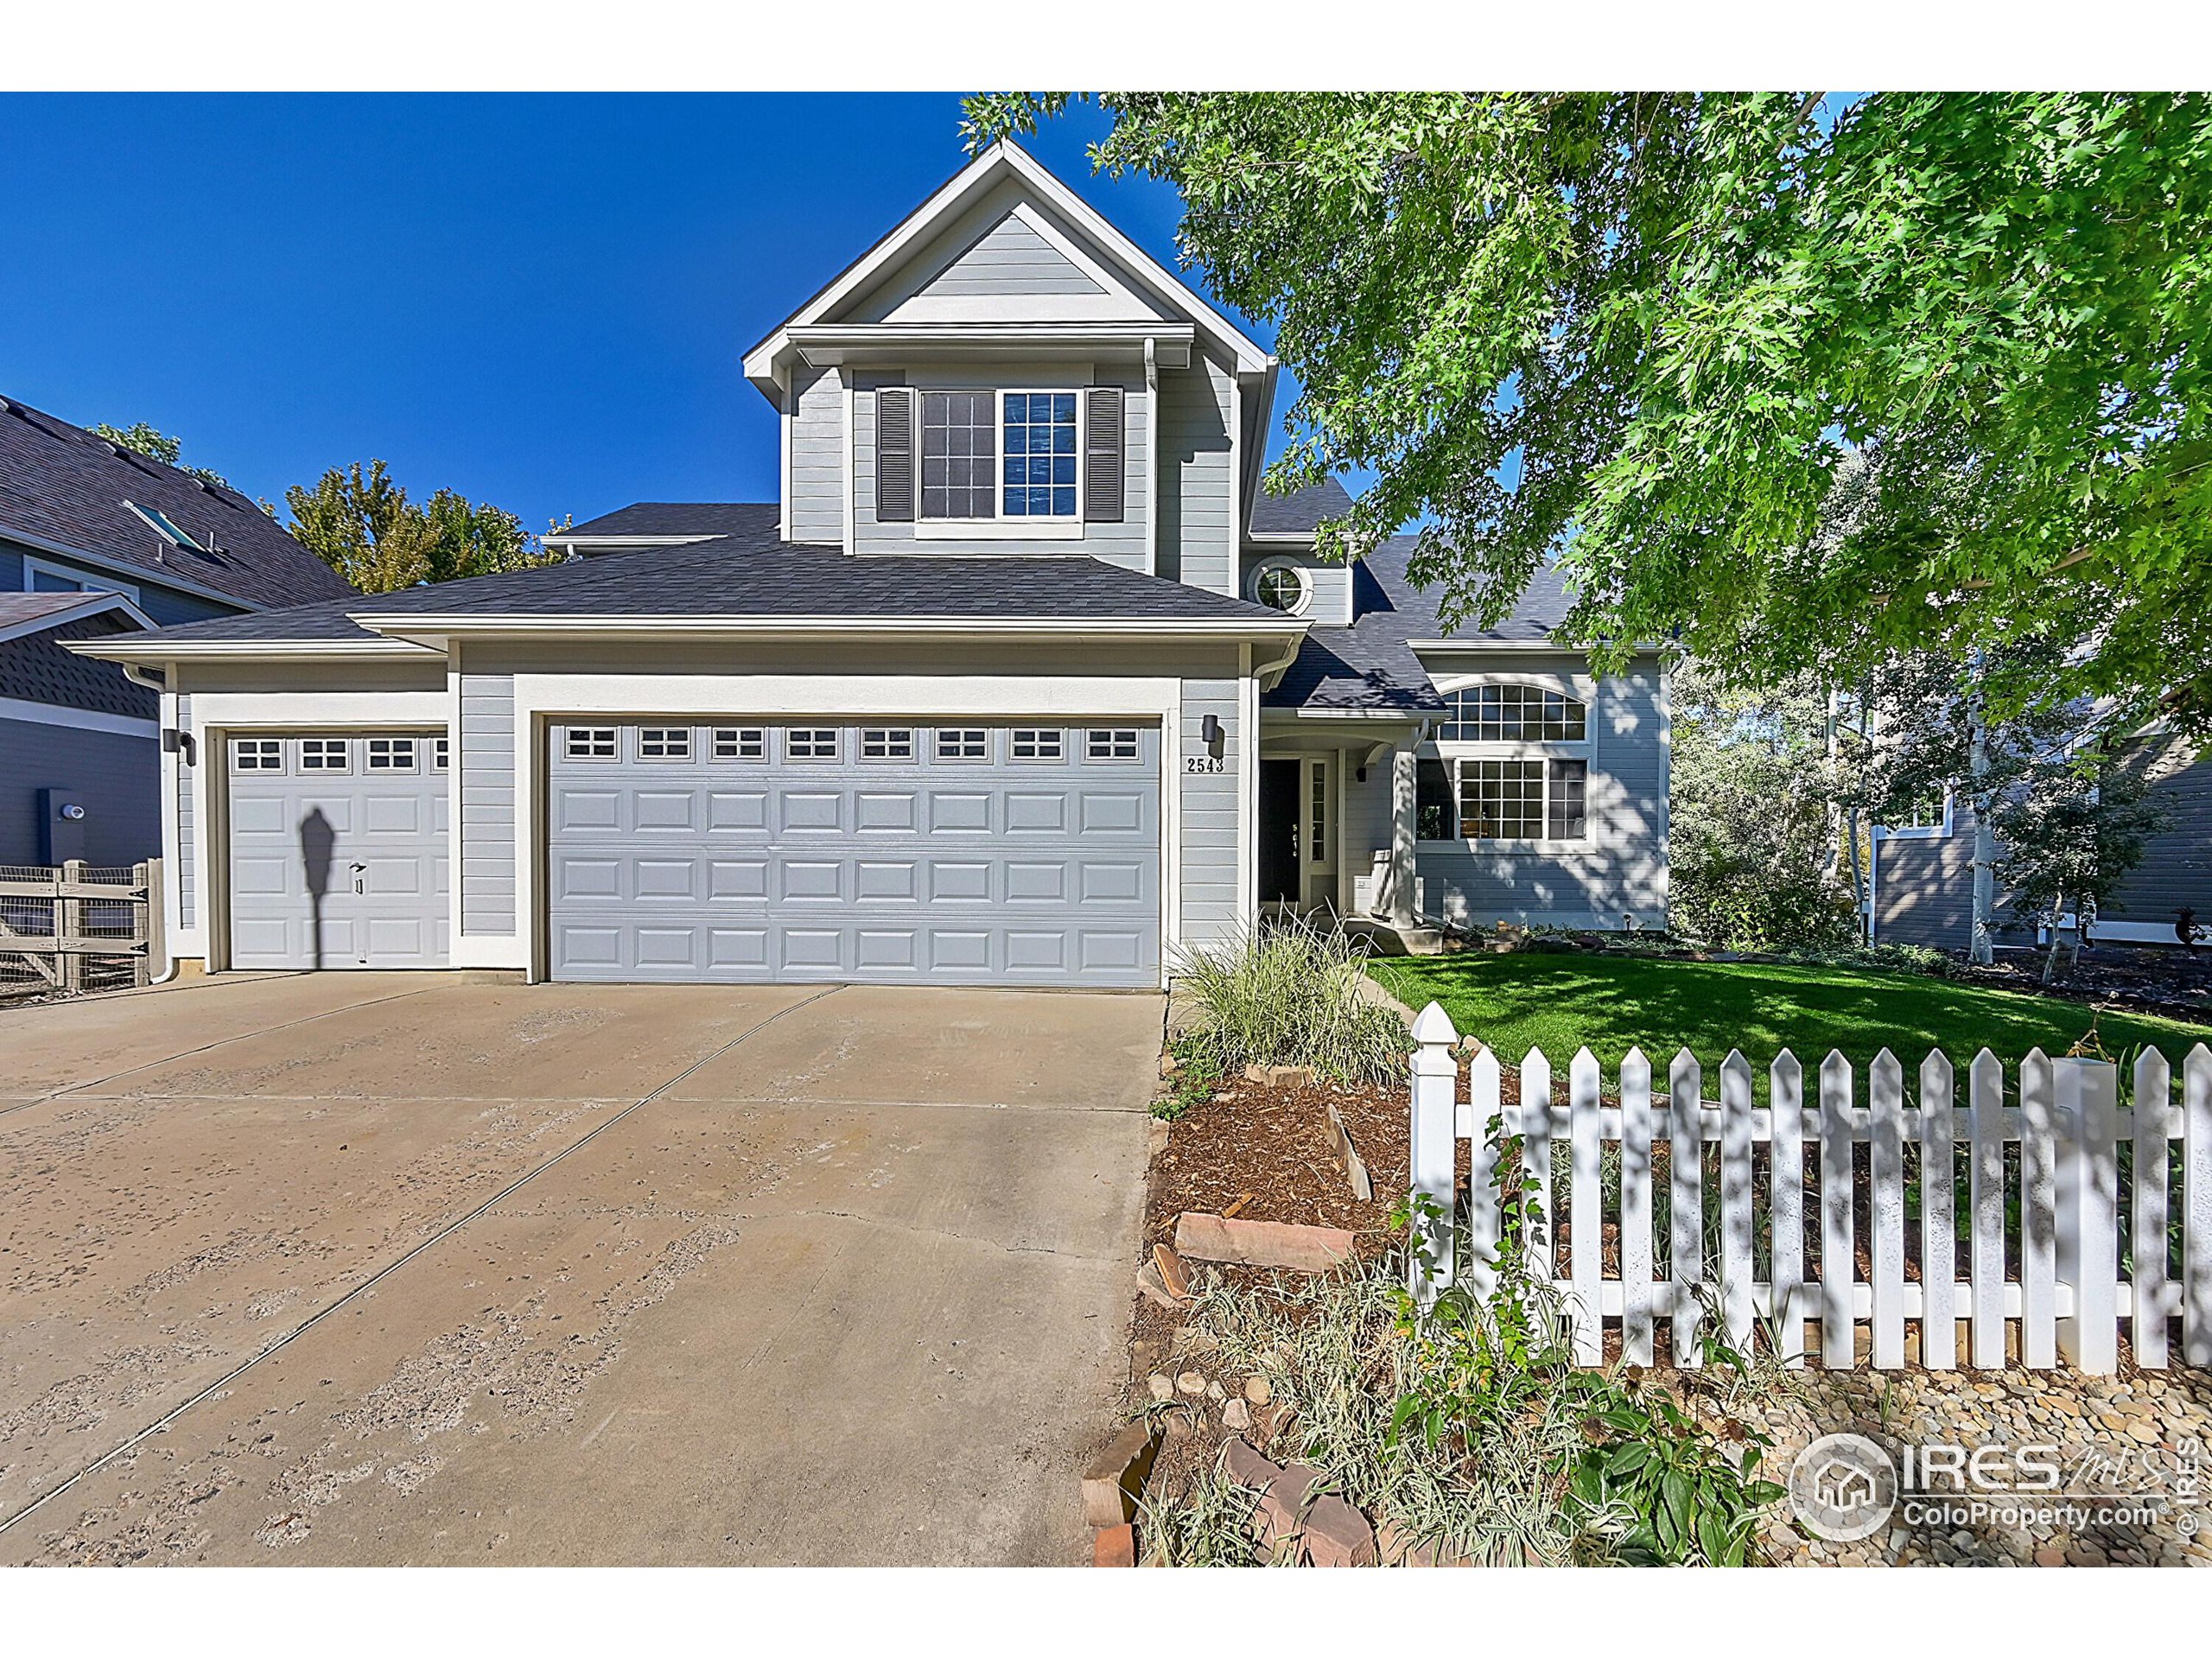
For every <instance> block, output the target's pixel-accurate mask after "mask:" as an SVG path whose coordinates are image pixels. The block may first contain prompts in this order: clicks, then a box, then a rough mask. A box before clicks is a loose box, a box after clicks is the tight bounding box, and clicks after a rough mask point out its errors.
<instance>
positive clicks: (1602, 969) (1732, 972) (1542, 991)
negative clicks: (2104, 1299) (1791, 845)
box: [1370, 951, 2212, 1093]
mask: <svg viewBox="0 0 2212 1659" xmlns="http://www.w3.org/2000/svg"><path fill="white" fill-rule="evenodd" d="M1370 971H1371V972H1372V973H1373V974H1374V976H1375V977H1376V979H1377V980H1379V981H1381V982H1382V983H1383V985H1384V986H1385V987H1386V988H1388V989H1389V992H1390V994H1391V995H1394V996H1395V997H1396V998H1398V1000H1399V1001H1402V1002H1403V1003H1405V1004H1406V1005H1407V1006H1408V1007H1411V1008H1414V1009H1415V1010H1419V1009H1420V1008H1421V1006H1422V1005H1423V1004H1424V1003H1427V1002H1429V1001H1437V1002H1441V1003H1442V1004H1443V1005H1444V1011H1445V1013H1446V1014H1449V1015H1451V1016H1452V1024H1453V1025H1454V1026H1456V1027H1458V1028H1459V1031H1460V1033H1462V1034H1463V1035H1465V1036H1470V1037H1477V1038H1479V1039H1482V1040H1483V1041H1484V1042H1485V1043H1487V1044H1489V1045H1490V1046H1491V1048H1493V1049H1495V1050H1496V1051H1497V1054H1498V1055H1499V1057H1500V1058H1502V1059H1504V1060H1506V1061H1508V1062H1509V1063H1516V1064H1517V1063H1518V1061H1519V1059H1520V1058H1521V1056H1522V1055H1523V1054H1525V1053H1527V1052H1528V1051H1529V1049H1531V1048H1541V1050H1543V1052H1544V1054H1545V1056H1546V1057H1547V1058H1548V1059H1549V1060H1550V1061H1551V1063H1552V1065H1553V1068H1554V1071H1555V1072H1557V1073H1560V1074H1564V1072H1565V1071H1566V1069H1567V1061H1568V1060H1569V1059H1570V1058H1573V1054H1574V1052H1575V1050H1576V1049H1578V1048H1581V1047H1584V1046H1587V1047H1588V1048H1589V1049H1590V1051H1591V1052H1592V1053H1593V1054H1595V1055H1596V1056H1597V1057H1598V1058H1599V1061H1600V1062H1602V1063H1603V1064H1604V1065H1605V1068H1606V1070H1607V1071H1608V1073H1610V1072H1611V1071H1612V1069H1613V1068H1614V1067H1615V1066H1617V1065H1618V1064H1619V1063H1620V1058H1621V1056H1622V1055H1623V1054H1624V1053H1626V1052H1628V1050H1629V1048H1630V1046H1639V1047H1641V1048H1642V1049H1643V1052H1644V1053H1645V1055H1646V1056H1647V1057H1649V1058H1650V1059H1651V1061H1652V1063H1653V1070H1654V1071H1656V1073H1658V1074H1659V1075H1661V1076H1664V1075H1665V1071H1666V1066H1667V1063H1668V1062H1669V1060H1671V1059H1672V1058H1673V1057H1674V1053H1675V1050H1676V1049H1678V1048H1682V1047H1687V1048H1688V1050H1689V1051H1690V1052H1691V1053H1693V1054H1694V1055H1696V1056H1697V1058H1699V1059H1700V1061H1702V1062H1703V1063H1704V1065H1705V1066H1706V1069H1707V1075H1708V1077H1709V1076H1711V1075H1712V1073H1713V1071H1714V1069H1715V1068H1717V1067H1718V1066H1719V1064H1720V1062H1721V1061H1722V1060H1723V1059H1725V1058H1726V1057H1727V1053H1728V1051H1729V1050H1730V1049H1732V1048H1740V1049H1742V1050H1743V1051H1744V1054H1745V1058H1747V1059H1749V1060H1750V1061H1751V1064H1752V1065H1753V1066H1754V1068H1756V1070H1757V1071H1758V1074H1759V1076H1760V1077H1761V1079H1762V1089H1761V1092H1762V1093H1764V1072H1765V1070H1766V1067H1767V1065H1768V1064H1769V1063H1770V1061H1772V1059H1773V1058H1774V1056H1775V1053H1776V1051H1777V1050H1778V1049H1782V1048H1784V1047H1787V1048H1788V1049H1789V1050H1790V1052H1793V1053H1794V1054H1796V1056H1797V1058H1798V1059H1799V1060H1800V1061H1801V1062H1802V1064H1803V1065H1804V1067H1805V1070H1806V1071H1807V1072H1808V1073H1810V1072H1811V1071H1813V1070H1814V1069H1815V1067H1817V1066H1818V1065H1819V1064H1820V1062H1821V1058H1823V1057H1824V1056H1826V1055H1827V1052H1828V1051H1829V1050H1830V1049H1832V1048H1834V1049H1840V1050H1841V1051H1842V1052H1843V1054H1844V1055H1845V1057H1846V1058H1848V1059H1849V1060H1850V1061H1851V1062H1852V1063H1853V1065H1854V1066H1856V1067H1858V1068H1859V1072H1860V1075H1862V1076H1863V1075H1864V1074H1865V1068H1866V1065H1867V1063H1868V1062H1869V1061H1871V1060H1872V1058H1874V1056H1875V1054H1876V1053H1878V1052H1879V1051H1880V1050H1882V1049H1884V1048H1888V1049H1891V1050H1892V1051H1894V1052H1896V1054H1897V1058H1899V1059H1900V1060H1902V1061H1903V1062H1904V1067H1905V1071H1906V1073H1907V1075H1908V1076H1910V1074H1911V1073H1912V1071H1914V1070H1916V1068H1917V1067H1918V1065H1919V1064H1920V1062H1921V1060H1922V1059H1923V1058H1925V1056H1926V1055H1927V1052H1928V1051H1929V1049H1931V1048H1941V1049H1942V1050H1943V1051H1944V1052H1946V1053H1948V1055H1949V1056H1950V1057H1951V1060H1952V1063H1953V1064H1954V1065H1956V1066H1957V1067H1958V1068H1959V1070H1960V1071H1964V1070H1965V1069H1966V1066H1967V1062H1968V1061H1970V1060H1971V1059H1972V1058H1974V1054H1975V1052H1977V1051H1979V1050H1980V1049H1981V1048H1983V1047H1985V1046H1986V1047H1987V1048H1989V1049H1991V1050H1992V1051H1993V1052H1995V1053H1996V1055H1997V1056H1998V1058H1999V1059H2001V1060H2003V1061H2005V1064H2006V1066H2007V1069H2008V1071H2009V1069H2010V1067H2011V1065H2012V1063H2013V1062H2015V1061H2017V1060H2018V1059H2019V1058H2020V1057H2021V1056H2022V1055H2024V1054H2025V1053H2026V1052H2028V1050H2030V1049H2031V1048H2035V1047H2038V1046H2039V1047H2041V1048H2042V1049H2043V1050H2044V1052H2046V1053H2049V1054H2054V1055H2056V1054H2063V1053H2064V1052H2066V1051H2067V1050H2068V1049H2069V1048H2070V1047H2071V1046H2073V1045H2074V1044H2075V1042H2077V1041H2079V1040H2080V1039H2082V1036H2083V1035H2084V1034H2086V1033H2088V1030H2089V1027H2090V1022H2091V1020H2095V1022H2096V1029H2097V1033H2098V1037H2099V1039H2100V1040H2101V1042H2102V1043H2103V1045H2104V1047H2105V1051H2106V1052H2107V1053H2108V1054H2110V1055H2111V1056H2112V1057H2113V1058H2115V1059H2120V1060H2128V1059H2131V1058H2132V1057H2133V1053H2134V1051H2135V1050H2136V1049H2137V1048H2138V1047H2139V1046H2143V1045H2151V1046H2156V1047H2157V1048H2158V1049H2159V1050H2160V1051H2161V1052H2164V1055H2165V1056H2166V1058H2167V1059H2168V1060H2170V1061H2171V1062H2173V1063H2174V1065H2175V1069H2176V1071H2179V1069H2180V1061H2181V1058H2182V1057H2183V1055H2184V1054H2186V1053H2187V1052H2189V1050H2190V1047H2191V1046H2193V1045H2195V1044H2196V1043H2200V1042H2205V1043H2212V1027H2201V1026H2190V1025H2185V1024H2183V1023H2182V1022H2181V1021H2180V1020H2167V1019H2161V1018H2158V1017H2156V1016H2152V1015H2148V1014H2097V1013H2096V1012H2095V1011H2094V1009H2091V1008H2088V1007H2083V1006H2082V1004H2080V1003H2078V1002H2068V1001H2062V1000H2060V999H2058V998H2056V997H2048V996H2027V995H2020V994H2019V993H2017V992H2012V991H1994V990H1986V989H1983V988H1980V987H1979V986H1968V985H1957V984H1953V983H1950V982H1948V981H1944V980H1940V979H1927V978H1923V977H1921V976H1917V975H1911V974H1887V973H1874V972H1868V971H1866V970H1865V969H1854V968H1825V967H1824V968H1799V967H1782V966H1777V965H1770V964H1766V963H1743V962H1684V961H1675V960H1669V959H1666V958H1663V957H1597V956H1564V955H1562V956H1552V955H1546V954H1540V953H1536V952H1533V951H1518V952H1515V953H1513V954H1511V955H1505V956H1497V955H1492V954H1491V953H1490V952H1488V951H1468V952H1465V953H1464V954H1462V955H1459V956H1451V957H1388V958H1383V959H1380V960H1377V961H1376V962H1375V963H1372V964H1371V965H1370Z"/></svg>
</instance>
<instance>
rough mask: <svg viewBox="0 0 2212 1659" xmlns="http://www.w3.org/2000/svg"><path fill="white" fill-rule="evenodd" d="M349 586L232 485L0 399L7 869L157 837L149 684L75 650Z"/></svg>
mask: <svg viewBox="0 0 2212 1659" xmlns="http://www.w3.org/2000/svg"><path fill="white" fill-rule="evenodd" d="M351 591H352V590H351V589H350V588H347V587H346V583H345V582H343V581H342V580H340V578H339V577H338V576H337V575H335V574H334V573H333V572H332V571H331V569H329V567H328V566H327V565H325V564H324V563H322V562H321V560H320V559H318V558H316V557H315V556H314V555H313V554H311V553H309V552H308V550H306V549H305V548H303V547H302V546H301V545H300V544H299V543H297V542H295V541H294V540H293V539H292V538H291V537H289V536H288V535H286V534H285V533H284V531H283V529H282V528H281V527H280V526H279V525H278V524H277V523H276V522H275V521H274V520H272V519H271V518H270V517H269V516H268V515H267V514H266V513H264V512H262V511H261V509H260V508H258V507H257V506H256V505H254V504H253V503H252V502H251V501H249V500H248V499H246V498H245V497H244V496H242V495H240V494H239V493H238V492H237V491H235V490H233V489H230V488H228V487H227V486H223V485H219V484H216V483H213V482H212V481H210V480H207V479H204V478H201V477H200V476H198V475H197V474H192V473H187V472H182V471H180V470H179V469H178V468H176V467H168V466H164V465H162V463H161V462H160V461H155V460H152V459H151V458H149V457H148V456H145V455H142V454H138V453H137V451H136V450H133V449H129V448H124V446H123V445H121V444H118V443H114V442H110V441H109V440H107V439H105V438H103V437H101V436H100V435H99V434H97V433H93V432H87V431H86V430H85V429H83V428H81V427H76V426H72V425H70V424H69V423H68V422H67V421H63V420H57V419H56V418H55V417H54V416H51V415H48V414H46V413H44V412H43V411H41V410H35V409H32V408H30V407H29V406H28V405H26V404H22V403H19V402H16V401H15V400H14V399H12V398H5V397H0V864H15V865H24V864H28V865H46V864H56V863H60V862H61V861H63V860H65V859H69V858H82V859H85V860H86V861H89V862H91V863H92V864H96V865H109V866H113V865H124V864H135V863H137V861H139V860H140V859H143V858H151V857H153V856H154V855H156V853H158V852H160V851H161V849H162V818H161V800H162V797H161V778H160V750H159V747H158V741H159V739H160V734H161V729H162V728H161V725H160V721H159V715H160V712H161V711H160V708H159V704H158V702H157V699H156V693H155V692H154V691H153V690H150V689H149V688H148V687H147V686H144V685H143V684H139V683H135V682H133V681H131V680H130V679H127V678H125V677H124V673H123V671H121V670H120V669H118V668H117V667H115V666H114V665H113V664H109V663H100V662H93V661H90V660H87V659H86V658H81V657H77V656H73V655H72V654H70V652H68V651H67V649H66V648H65V647H66V646H67V645H70V644H73V643H78V642H83V641H88V640H99V639H111V638H113V637H115V636H117V635H119V634H124V633H130V632H135V631H137V630H139V629H144V628H156V627H165V626H176V625H181V624H188V623H192V622H197V621H201V620H206V619H207V618H211V617H222V616H234V615H237V614H238V613H240V612H244V611H257V610H267V609H269V608H270V607H274V606H278V605H295V604H297V603H299V602H300V601H302V600H307V599H322V598H327V597H330V596H332V595H334V594H345V593H349V592H351Z"/></svg>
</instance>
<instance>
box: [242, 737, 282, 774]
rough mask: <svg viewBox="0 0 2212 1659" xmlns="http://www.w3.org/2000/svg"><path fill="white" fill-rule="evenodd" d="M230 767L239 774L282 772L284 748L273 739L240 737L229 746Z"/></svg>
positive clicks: (279, 742)
mask: <svg viewBox="0 0 2212 1659" xmlns="http://www.w3.org/2000/svg"><path fill="white" fill-rule="evenodd" d="M231 765H232V766H233V767H235V768H236V769H237V770H238V771H239V772H282V771H283V770H284V746H283V743H282V742H281V741H278V740H277V739H276V738H273V737H242V738H240V739H238V741H237V742H235V743H233V744H232V745H231Z"/></svg>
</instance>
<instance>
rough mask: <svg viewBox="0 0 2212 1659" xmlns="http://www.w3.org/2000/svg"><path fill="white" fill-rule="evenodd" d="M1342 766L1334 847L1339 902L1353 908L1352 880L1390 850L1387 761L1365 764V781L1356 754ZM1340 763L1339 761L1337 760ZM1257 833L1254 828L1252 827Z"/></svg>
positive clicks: (1388, 758) (1370, 869)
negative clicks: (1338, 824)
mask: <svg viewBox="0 0 2212 1659" xmlns="http://www.w3.org/2000/svg"><path fill="white" fill-rule="evenodd" d="M1362 753H1365V750H1363V749H1361V750H1357V751H1355V752H1354V758H1353V760H1352V761H1351V764H1346V765H1344V795H1343V800H1344V808H1343V812H1344V817H1343V822H1342V825H1341V831H1340V835H1339V839H1338V849H1337V868H1338V871H1339V875H1338V880H1339V882H1340V884H1341V885H1340V894H1341V896H1340V898H1339V900H1338V902H1339V906H1340V907H1341V908H1342V909H1344V911H1346V912H1350V911H1351V908H1352V895H1353V894H1354V893H1356V892H1357V891H1358V889H1357V887H1354V886H1353V883H1354V882H1355V881H1356V880H1358V879H1359V878H1361V877H1363V876H1370V875H1372V874H1374V873H1375V855H1376V853H1378V852H1380V853H1388V852H1389V850H1390V763H1391V760H1392V757H1391V756H1389V755H1387V754H1386V755H1384V756H1383V758H1382V759H1380V760H1376V761H1375V762H1374V763H1373V764H1372V765H1370V766H1369V767H1368V768H1367V781H1366V782H1365V783H1362V782H1360V780H1359V767H1358V765H1357V755H1359V754H1362ZM1340 764H1341V763H1340ZM1255 833H1256V831H1255Z"/></svg>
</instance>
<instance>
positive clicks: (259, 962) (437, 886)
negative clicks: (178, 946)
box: [230, 732, 449, 968]
mask: <svg viewBox="0 0 2212 1659" xmlns="http://www.w3.org/2000/svg"><path fill="white" fill-rule="evenodd" d="M230 761H231V766H230V791H231V795H230V842H231V965H232V967H234V968H442V967H443V966H445V963H446V954H447V953H446V936H447V933H448V931H449V930H448V918H447V880H448V875H447V851H446V849H447V833H446V823H447V816H448V804H447V782H448V780H447V775H446V740H445V738H444V736H443V734H440V733H435V732H344V733H338V732H313V733H296V734H294V733H286V734H277V735H273V736H255V737H233V738H232V739H231V748H230Z"/></svg>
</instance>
